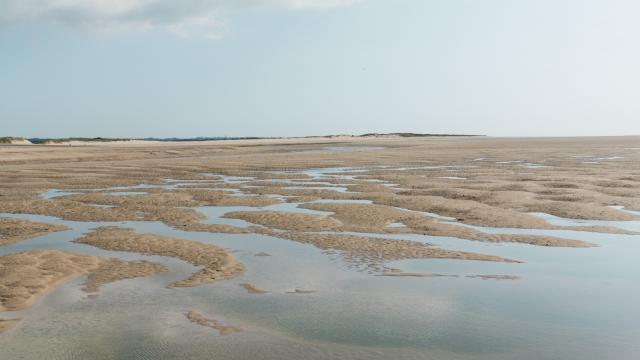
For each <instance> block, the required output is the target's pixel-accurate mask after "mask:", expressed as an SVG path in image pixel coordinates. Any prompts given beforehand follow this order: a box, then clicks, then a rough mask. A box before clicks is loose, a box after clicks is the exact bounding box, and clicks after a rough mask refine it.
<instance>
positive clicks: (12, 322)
mask: <svg viewBox="0 0 640 360" xmlns="http://www.w3.org/2000/svg"><path fill="white" fill-rule="evenodd" d="M18 322H20V319H0V334H2V333H3V332H5V331H9V330H11V329H12V328H13V327H14V326H16V324H17V323H18Z"/></svg>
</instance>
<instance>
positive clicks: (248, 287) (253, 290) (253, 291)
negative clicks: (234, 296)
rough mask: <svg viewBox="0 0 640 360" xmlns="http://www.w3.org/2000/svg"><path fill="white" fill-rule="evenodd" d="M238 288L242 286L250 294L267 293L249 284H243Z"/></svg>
mask: <svg viewBox="0 0 640 360" xmlns="http://www.w3.org/2000/svg"><path fill="white" fill-rule="evenodd" d="M240 286H242V287H243V288H244V289H245V290H247V291H248V292H249V293H250V294H265V293H267V292H268V291H266V290H263V289H260V288H259V287H257V286H255V285H253V284H249V283H243V284H240Z"/></svg>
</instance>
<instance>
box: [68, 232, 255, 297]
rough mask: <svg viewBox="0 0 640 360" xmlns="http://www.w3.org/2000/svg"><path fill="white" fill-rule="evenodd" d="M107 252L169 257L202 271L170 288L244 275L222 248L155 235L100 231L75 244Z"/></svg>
mask: <svg viewBox="0 0 640 360" xmlns="http://www.w3.org/2000/svg"><path fill="white" fill-rule="evenodd" d="M75 242H77V243H81V244H88V245H92V246H96V247H99V248H101V249H105V250H114V251H128V252H136V253H142V254H146V255H159V256H169V257H174V258H178V259H181V260H184V261H186V262H189V263H191V264H193V265H195V266H202V267H203V269H202V270H200V271H198V272H196V273H194V274H193V275H191V276H190V277H189V278H187V279H184V280H180V281H177V282H174V283H172V284H171V285H169V286H170V287H187V286H197V285H201V284H206V283H212V282H215V281H220V280H225V279H230V278H233V277H236V276H238V275H240V274H242V273H243V272H244V271H245V268H244V265H242V264H241V263H240V262H238V261H237V260H236V259H235V258H234V257H233V255H231V253H230V252H229V251H227V250H225V249H223V248H221V247H218V246H215V245H209V244H202V243H199V242H195V241H190V240H184V239H178V238H174V237H169V236H161V235H154V234H139V233H136V232H135V231H133V230H132V229H126V228H117V227H101V228H97V229H95V231H93V232H92V233H89V234H88V235H86V236H84V237H82V238H80V239H77V240H75Z"/></svg>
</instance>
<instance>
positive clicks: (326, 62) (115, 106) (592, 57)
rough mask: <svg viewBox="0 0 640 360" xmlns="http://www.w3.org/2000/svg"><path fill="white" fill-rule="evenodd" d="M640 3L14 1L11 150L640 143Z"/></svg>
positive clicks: (4, 66)
mask: <svg viewBox="0 0 640 360" xmlns="http://www.w3.org/2000/svg"><path fill="white" fill-rule="evenodd" d="M639 15H640V2H638V1H633V0H629V1H623V0H602V1H593V0H591V1H590V0H565V1H559V0H531V1H518V0H440V1H430V0H360V1H343V0H324V1H323V0H262V1H261V0H236V1H232V0H209V1H207V0H182V1H180V0H65V1H62V0H0V136H2V135H18V136H29V137H32V136H35V137H62V136H111V137H116V136H123V137H146V136H158V137H170V136H179V137H191V136H281V135H282V136H297V135H311V134H338V133H355V134H358V133H365V132H396V131H403V132H405V131H406V132H429V133H476V134H488V135H496V136H501V135H508V136H532V135H609V134H640V41H639V40H638V39H640V21H638V17H639Z"/></svg>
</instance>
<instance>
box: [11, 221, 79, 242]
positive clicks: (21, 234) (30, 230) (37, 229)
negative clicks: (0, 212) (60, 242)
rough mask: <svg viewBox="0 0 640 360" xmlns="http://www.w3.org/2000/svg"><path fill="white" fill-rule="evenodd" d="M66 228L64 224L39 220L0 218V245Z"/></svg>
mask: <svg viewBox="0 0 640 360" xmlns="http://www.w3.org/2000/svg"><path fill="white" fill-rule="evenodd" d="M67 229H68V228H67V227H66V226H64V225H54V224H44V223H39V222H33V221H27V220H21V219H13V218H0V246H2V245H9V244H15V243H17V242H20V241H23V240H27V239H31V238H34V237H37V236H42V235H46V234H49V233H51V232H55V231H63V230H67Z"/></svg>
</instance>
